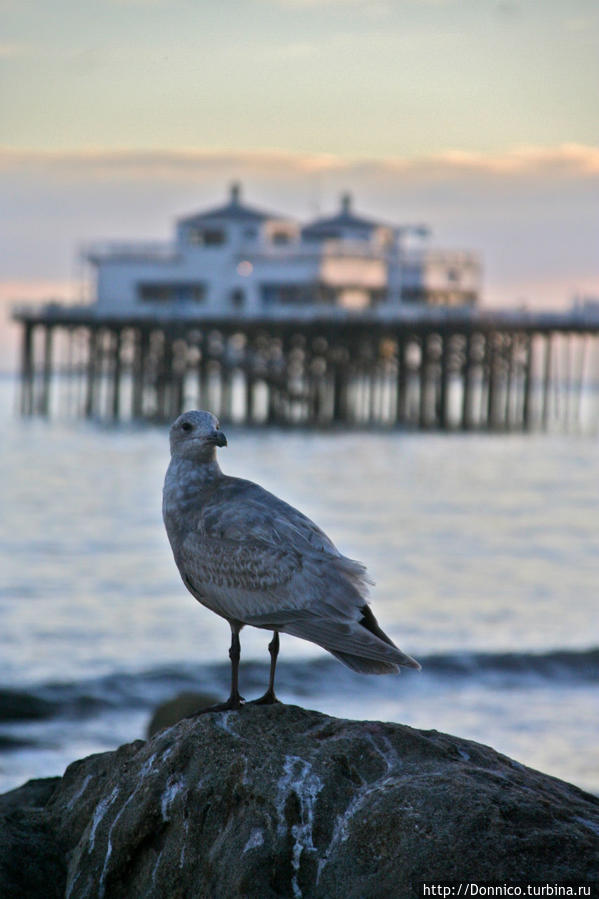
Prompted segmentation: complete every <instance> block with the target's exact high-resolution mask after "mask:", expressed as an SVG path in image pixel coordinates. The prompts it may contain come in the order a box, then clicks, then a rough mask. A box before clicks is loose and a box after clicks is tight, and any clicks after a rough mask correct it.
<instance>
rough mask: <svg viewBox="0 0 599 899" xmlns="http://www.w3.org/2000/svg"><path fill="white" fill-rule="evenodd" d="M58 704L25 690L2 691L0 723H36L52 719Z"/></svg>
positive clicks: (0, 692)
mask: <svg viewBox="0 0 599 899" xmlns="http://www.w3.org/2000/svg"><path fill="white" fill-rule="evenodd" d="M56 709H57V704H56V703H55V702H50V700H48V699H42V698H41V696H34V695H33V694H31V693H25V692H24V691H23V690H0V721H27V720H31V721H35V720H38V719H40V718H51V717H52V716H53V715H55V714H56Z"/></svg>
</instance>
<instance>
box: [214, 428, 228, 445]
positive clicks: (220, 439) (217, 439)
mask: <svg viewBox="0 0 599 899" xmlns="http://www.w3.org/2000/svg"><path fill="white" fill-rule="evenodd" d="M214 444H215V446H226V445H227V438H226V437H225V435H224V433H223V432H222V431H215V432H214Z"/></svg>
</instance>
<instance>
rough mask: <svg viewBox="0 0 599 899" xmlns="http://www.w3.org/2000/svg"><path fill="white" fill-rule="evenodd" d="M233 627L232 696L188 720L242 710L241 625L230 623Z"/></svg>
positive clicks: (189, 716) (200, 711) (202, 710)
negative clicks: (240, 679)
mask: <svg viewBox="0 0 599 899" xmlns="http://www.w3.org/2000/svg"><path fill="white" fill-rule="evenodd" d="M229 624H230V625H231V647H230V649H229V658H230V659H231V695H230V696H229V698H228V699H227V701H226V702H219V703H218V705H209V706H207V707H206V708H205V709H200V710H199V711H198V712H194V714H193V715H187V717H188V718H195V717H196V716H197V715H204V714H205V713H206V712H228V711H230V710H231V709H240V708H241V706H242V705H243V703H244V702H245V700H244V698H243V696H240V695H239V659H240V656H241V643H240V642H239V631H240V630H241V625H240V624H238V623H237V622H236V621H235V622H233V621H230V622H229Z"/></svg>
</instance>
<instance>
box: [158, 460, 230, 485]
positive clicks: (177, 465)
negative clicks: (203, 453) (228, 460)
mask: <svg viewBox="0 0 599 899" xmlns="http://www.w3.org/2000/svg"><path fill="white" fill-rule="evenodd" d="M169 474H170V475H171V476H172V477H173V478H174V479H175V480H176V481H177V482H178V483H179V484H184V485H185V487H186V488H187V489H188V490H191V491H193V490H194V489H195V490H201V489H202V488H203V487H206V486H209V485H210V484H211V483H213V482H214V481H218V480H219V479H220V478H222V477H223V473H222V471H221V470H220V466H219V464H218V462H217V461H216V458H214V457H213V458H212V459H188V458H186V457H185V456H173V458H172V459H171V464H170V466H169Z"/></svg>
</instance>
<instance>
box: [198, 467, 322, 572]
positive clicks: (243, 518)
mask: <svg viewBox="0 0 599 899" xmlns="http://www.w3.org/2000/svg"><path fill="white" fill-rule="evenodd" d="M200 528H201V529H203V530H204V531H205V533H206V534H209V535H213V536H218V537H227V538H228V539H232V540H246V539H248V538H249V539H253V540H260V541H263V542H264V543H272V544H273V545H276V546H280V545H285V546H290V547H293V548H294V549H297V550H298V551H300V552H305V551H312V552H316V553H324V554H326V555H331V556H339V555H340V553H339V550H338V549H337V547H336V546H335V544H334V543H333V541H332V540H330V539H329V537H327V535H326V534H325V533H324V531H322V530H321V529H320V528H319V527H318V526H317V525H316V524H314V522H313V521H310V519H309V518H308V517H307V516H306V515H303V514H302V513H301V512H299V511H298V510H297V509H294V508H293V506H290V505H289V503H286V502H284V501H283V500H282V499H279V498H278V497H277V496H275V495H274V494H273V493H269V492H268V490H264V489H263V488H262V487H260V486H259V485H258V484H254V483H252V481H245V480H243V479H241V478H229V477H225V478H223V479H222V481H220V482H219V484H218V487H217V488H216V490H214V491H213V492H212V493H211V494H210V496H209V497H207V499H206V502H205V503H204V505H203V508H202V514H201V518H200Z"/></svg>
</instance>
